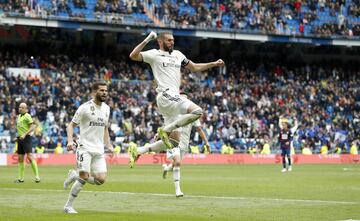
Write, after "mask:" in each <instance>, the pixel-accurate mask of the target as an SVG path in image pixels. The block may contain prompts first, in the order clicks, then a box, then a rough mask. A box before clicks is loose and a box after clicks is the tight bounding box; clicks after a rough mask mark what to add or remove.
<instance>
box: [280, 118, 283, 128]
mask: <svg viewBox="0 0 360 221" xmlns="http://www.w3.org/2000/svg"><path fill="white" fill-rule="evenodd" d="M282 119H283V116H282V115H281V116H280V117H279V127H280V129H281V130H282V129H283V126H282V124H281V120H282Z"/></svg>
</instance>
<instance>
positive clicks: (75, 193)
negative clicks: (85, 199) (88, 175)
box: [66, 178, 85, 207]
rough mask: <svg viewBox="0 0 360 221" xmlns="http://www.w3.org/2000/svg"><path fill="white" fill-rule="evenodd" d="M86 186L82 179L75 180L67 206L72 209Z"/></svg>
mask: <svg viewBox="0 0 360 221" xmlns="http://www.w3.org/2000/svg"><path fill="white" fill-rule="evenodd" d="M84 185H85V180H83V179H80V178H79V179H78V180H75V182H74V184H73V185H72V187H71V190H70V194H69V198H68V201H67V202H66V206H71V207H72V204H73V202H74V200H75V198H76V197H77V196H78V194H79V192H80V190H81V189H82V187H83V186H84Z"/></svg>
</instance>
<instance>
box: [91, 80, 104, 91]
mask: <svg viewBox="0 0 360 221" xmlns="http://www.w3.org/2000/svg"><path fill="white" fill-rule="evenodd" d="M99 86H107V83H106V82H105V81H103V80H99V81H95V82H94V83H93V84H92V85H91V90H92V91H97V90H98V89H99Z"/></svg>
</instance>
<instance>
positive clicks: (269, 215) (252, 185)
mask: <svg viewBox="0 0 360 221" xmlns="http://www.w3.org/2000/svg"><path fill="white" fill-rule="evenodd" d="M70 168H71V167H49V166H48V167H45V166H40V167H39V170H40V175H41V178H42V181H41V183H39V184H37V183H34V179H33V175H32V171H31V168H30V166H29V165H28V166H27V167H26V171H25V183H22V184H15V183H13V180H15V178H16V177H17V167H0V220H1V221H2V220H11V221H13V220H15V221H16V220H27V221H29V220H44V221H45V220H86V221H91V220H96V221H98V220H134V221H135V220H145V221H146V220H156V221H162V220H171V221H176V220H181V221H184V220H254V221H256V220H259V221H260V220H284V221H285V220H286V221H289V220H296V221H301V220H311V221H313V220H317V221H320V220H326V221H329V220H349V219H354V220H360V213H359V208H360V198H359V196H360V187H359V184H360V167H359V166H358V165H295V167H294V168H293V169H294V171H292V172H287V173H281V172H280V170H281V166H279V165H246V166H243V165H226V166H225V165H224V166H204V165H201V166H200V165H199V166H183V167H182V168H181V184H182V191H183V192H184V193H185V197H183V198H178V199H177V198H175V193H174V185H173V182H172V174H169V175H168V178H167V179H166V180H163V179H162V177H161V176H162V170H161V166H136V167H135V168H134V169H129V168H128V167H125V166H111V167H109V168H108V170H109V172H108V179H107V182H106V183H105V184H104V185H102V186H93V185H90V184H86V185H85V187H84V188H83V191H82V192H80V194H79V197H78V199H77V200H76V201H75V203H74V208H75V209H76V210H77V211H78V212H79V214H64V213H63V211H62V209H63V206H64V204H65V202H66V200H67V196H68V193H69V190H63V189H62V185H63V181H64V179H65V177H66V175H67V171H68V170H69V169H70ZM344 168H346V169H344Z"/></svg>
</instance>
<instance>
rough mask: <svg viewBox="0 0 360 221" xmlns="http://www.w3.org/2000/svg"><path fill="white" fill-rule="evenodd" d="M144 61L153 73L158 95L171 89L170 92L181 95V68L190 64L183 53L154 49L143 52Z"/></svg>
mask: <svg viewBox="0 0 360 221" xmlns="http://www.w3.org/2000/svg"><path fill="white" fill-rule="evenodd" d="M141 55H142V58H143V61H144V62H146V63H148V64H150V66H151V69H152V71H153V74H154V77H155V80H156V83H157V88H156V91H157V92H158V93H160V92H162V91H165V90H167V89H169V91H170V92H174V93H177V94H179V91H180V83H181V71H180V69H181V66H183V67H185V66H186V65H188V64H189V60H188V59H187V58H186V57H185V55H184V54H183V53H181V52H180V51H178V50H174V51H173V52H172V53H171V54H169V52H167V51H162V50H157V49H152V50H148V51H143V52H141Z"/></svg>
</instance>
